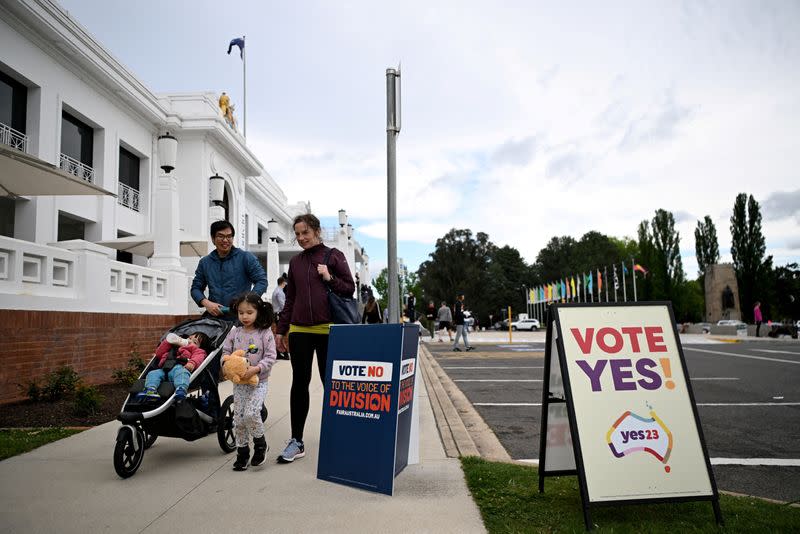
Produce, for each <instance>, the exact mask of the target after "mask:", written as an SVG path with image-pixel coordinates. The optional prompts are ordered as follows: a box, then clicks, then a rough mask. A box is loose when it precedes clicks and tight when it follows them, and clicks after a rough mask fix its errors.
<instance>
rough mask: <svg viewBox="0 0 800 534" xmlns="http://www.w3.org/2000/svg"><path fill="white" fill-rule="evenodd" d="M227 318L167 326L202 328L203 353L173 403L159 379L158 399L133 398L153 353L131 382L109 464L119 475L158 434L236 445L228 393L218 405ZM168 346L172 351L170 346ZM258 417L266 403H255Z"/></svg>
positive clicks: (183, 331)
mask: <svg viewBox="0 0 800 534" xmlns="http://www.w3.org/2000/svg"><path fill="white" fill-rule="evenodd" d="M231 326H232V325H231V323H229V322H227V321H223V320H221V319H216V318H214V317H202V318H200V319H190V320H188V321H184V322H182V323H181V324H179V325H177V326H175V327H173V328H172V329H170V330H169V331H168V332H166V333H165V334H164V336H163V337H162V338H161V339H162V340H163V339H164V338H165V337H166V335H167V334H168V333H170V332H174V333H176V334H178V335H180V336H187V335H189V334H191V333H193V332H198V331H199V332H203V333H204V334H206V335H207V336H208V342H207V344H208V346H203V347H202V348H203V349H205V350H206V352H207V354H208V355H207V356H206V359H205V360H203V363H202V364H200V366H199V367H198V368H197V369H195V370H194V372H192V377H191V381H190V382H189V391H188V395H187V396H186V398H185V399H184V400H183V401H182V402H177V399H176V397H175V386H174V385H173V384H172V382H170V381H169V380H166V379H165V380H164V381H162V382H161V385H160V386H159V388H158V395H159V398H158V399H155V401H154V400H153V399H152V398H148V397H138V396H137V393H139V392H141V391H143V390H144V383H145V377H146V376H147V373H148V372H149V371H152V370H153V369H157V368H158V358H156V357H153V358H152V359H151V360H150V362H149V363H148V365H147V366H146V367H145V369H144V371H142V374H141V375H140V376H139V379H138V380H137V381H136V382H135V383H134V384H133V386H131V388H130V390H129V391H128V397H127V398H126V399H125V403H124V404H123V405H122V412H121V413H120V414H119V415H118V416H117V419H118V420H119V421H120V422H121V423H122V427H120V429H119V431H118V432H117V442H116V446H115V447H114V469H115V470H116V472H117V474H118V475H119V476H120V477H122V478H128V477H130V476H133V475H134V474H135V473H136V471H137V470H138V469H139V466H140V465H141V464H142V459H143V458H144V451H145V450H147V449H149V448H150V447H151V446H152V445H153V443H155V441H156V439H157V438H158V436H164V437H171V438H181V439H184V440H186V441H194V440H197V439H200V438H203V437H206V436H207V435H209V434H212V433H216V434H217V440H218V441H219V446H220V448H221V449H222V451H223V452H225V453H230V452H233V451H234V450H236V440H235V438H234V435H233V395H230V396H229V397H228V398H227V399H225V402H223V403H222V406H220V398H219V392H218V384H219V382H220V359H221V358H222V343H223V342H224V341H225V337H226V336H227V335H228V332H229V331H230V329H231ZM176 349H177V347H176V348H173V349H172V350H173V351H174V350H176ZM261 419H262V420H263V421H266V419H267V408H266V406H262V407H261Z"/></svg>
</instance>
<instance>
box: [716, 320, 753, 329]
mask: <svg viewBox="0 0 800 534" xmlns="http://www.w3.org/2000/svg"><path fill="white" fill-rule="evenodd" d="M717 326H735V327H736V328H737V329H738V328H747V323H743V322H742V321H737V320H736V319H722V320H720V321H717Z"/></svg>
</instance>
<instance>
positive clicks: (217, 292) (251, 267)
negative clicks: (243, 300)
mask: <svg viewBox="0 0 800 534" xmlns="http://www.w3.org/2000/svg"><path fill="white" fill-rule="evenodd" d="M206 287H208V300H210V301H211V302H216V303H218V304H222V305H223V306H230V304H231V301H232V300H233V299H234V298H235V297H238V296H239V295H241V294H242V293H246V292H247V291H253V292H255V293H258V294H259V295H261V294H263V293H264V292H265V291H266V290H267V273H265V272H264V269H263V268H262V267H261V264H259V263H258V260H257V259H256V257H255V256H254V255H253V254H252V253H250V252H247V251H245V250H242V249H240V248H236V247H233V248H231V251H230V253H229V254H228V255H227V256H225V257H224V258H220V257H219V254H217V251H216V250H212V251H211V254H209V255H207V256H203V257H202V258H200V263H198V264H197V270H196V271H195V272H194V280H192V300H194V301H195V302H196V303H197V305H198V306H200V301H201V300H203V299H204V298H206V296H205V294H204V293H203V292H204V291H205V289H206ZM251 287H252V289H251Z"/></svg>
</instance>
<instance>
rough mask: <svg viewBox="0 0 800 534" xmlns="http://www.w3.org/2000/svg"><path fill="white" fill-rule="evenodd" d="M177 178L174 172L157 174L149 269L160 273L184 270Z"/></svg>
mask: <svg viewBox="0 0 800 534" xmlns="http://www.w3.org/2000/svg"><path fill="white" fill-rule="evenodd" d="M178 206H179V204H178V177H177V175H176V174H175V173H174V172H171V173H169V174H166V173H159V176H158V180H157V183H156V202H155V206H154V210H153V235H154V243H153V257H152V258H150V267H152V268H154V269H160V270H162V271H179V272H183V273H185V272H186V270H185V269H184V268H183V266H182V265H181V254H180V246H181V245H180V239H181V238H180V213H179V211H178Z"/></svg>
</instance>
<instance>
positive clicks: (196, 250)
mask: <svg viewBox="0 0 800 534" xmlns="http://www.w3.org/2000/svg"><path fill="white" fill-rule="evenodd" d="M167 133H169V134H170V135H171V136H173V137H174V138H175V139H176V140H177V158H176V162H175V164H174V170H172V171H171V172H169V173H167V172H164V170H162V168H161V167H162V166H163V165H165V164H166V163H168V162H167V158H166V157H165V156H164V155H162V156H159V137H160V136H164V135H165V134H167ZM59 169H60V170H59ZM286 178H289V177H286ZM292 178H302V177H292ZM76 188H77V189H83V190H82V191H79V192H81V193H85V194H78V195H76V194H75V192H76ZM0 195H2V196H0V308H2V309H31V310H61V311H95V312H114V313H146V314H176V315H180V314H187V313H195V312H197V311H198V309H197V307H196V305H195V304H194V303H193V302H192V301H191V299H189V297H188V287H189V284H190V283H191V278H192V276H193V274H194V269H195V267H196V265H197V262H198V261H199V256H198V254H200V255H202V254H205V253H207V252H208V250H211V249H212V245H211V243H210V241H209V236H208V228H209V225H210V223H211V222H213V221H215V220H220V219H227V220H229V221H231V222H232V223H233V224H234V226H235V227H236V231H237V233H236V240H237V242H236V246H238V247H240V248H244V249H249V250H250V251H252V252H253V253H255V254H256V255H257V256H258V257H259V259H260V260H261V261H262V262H263V264H264V266H265V268H266V270H267V280H268V283H269V286H268V289H267V293H268V294H271V292H272V291H273V290H274V288H275V280H276V279H277V277H278V276H279V275H280V273H282V272H285V271H286V269H287V267H288V262H289V259H290V258H291V257H292V256H293V255H294V254H296V253H297V252H298V251H299V250H300V249H299V247H298V246H297V245H295V244H294V243H293V237H294V235H293V232H292V228H291V222H292V219H293V218H294V216H295V215H297V214H299V213H304V212H306V211H309V210H310V202H308V201H305V202H298V203H294V204H290V203H289V202H288V200H287V198H286V195H285V194H284V193H283V191H282V190H281V188H280V187H279V186H278V185H277V183H276V182H275V180H274V179H273V178H272V177H271V176H270V175H269V173H268V172H267V171H266V170H265V169H264V166H263V165H262V163H261V162H260V161H259V159H258V158H257V157H256V155H255V154H253V152H252V151H251V150H250V149H249V148H248V147H247V145H246V143H245V139H244V138H243V137H242V136H241V135H240V134H239V133H237V132H236V131H234V130H233V129H231V128H230V127H229V126H228V125H227V124H226V123H225V121H224V120H223V117H222V114H221V113H220V110H219V106H218V95H216V94H213V93H191V94H188V93H187V94H154V93H152V92H151V91H150V90H149V89H148V88H147V87H145V86H144V84H142V82H141V81H139V80H138V79H137V78H136V77H135V76H134V74H133V73H131V72H130V71H129V70H128V69H127V68H126V67H125V66H124V65H122V64H121V63H119V62H118V61H117V60H116V59H115V58H114V57H113V56H112V55H111V54H110V53H109V52H108V51H107V50H105V49H104V48H103V47H102V46H101V45H100V44H99V43H98V42H97V41H96V40H95V39H94V38H93V37H92V36H91V35H90V34H88V33H87V32H86V30H85V29H84V28H82V27H81V26H80V24H79V23H78V22H77V21H75V20H74V19H73V18H72V17H71V16H70V15H69V14H68V13H67V12H66V11H65V10H64V9H62V8H61V7H60V6H58V5H57V4H55V3H53V2H51V1H49V0H17V1H14V0H10V1H4V2H2V3H0ZM342 215H343V214H342V213H340V222H342V221H343V222H344V224H343V225H341V226H340V228H337V229H334V230H326V232H325V238H326V239H325V241H326V243H328V244H332V245H333V246H336V247H337V248H339V249H340V250H342V251H343V252H344V253H345V256H346V257H347V259H348V263H349V264H350V267H351V270H352V271H353V274H354V275H356V274H358V275H359V278H360V280H364V281H369V280H370V276H369V270H368V258H367V256H366V255H365V254H364V251H363V250H362V249H361V247H360V245H359V244H358V243H357V242H355V240H354V239H352V227H350V226H349V225H347V221H346V215H344V218H342ZM348 230H349V231H348ZM125 241H128V242H131V243H127V244H123V242H125ZM98 243H105V244H106V245H108V246H101V245H99V244H98ZM134 245H136V246H135V247H134ZM109 246H111V247H114V248H109ZM126 247H127V248H130V251H129V252H117V250H115V248H126ZM131 247H132V248H131Z"/></svg>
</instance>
